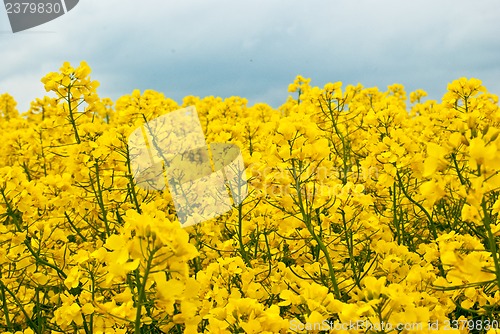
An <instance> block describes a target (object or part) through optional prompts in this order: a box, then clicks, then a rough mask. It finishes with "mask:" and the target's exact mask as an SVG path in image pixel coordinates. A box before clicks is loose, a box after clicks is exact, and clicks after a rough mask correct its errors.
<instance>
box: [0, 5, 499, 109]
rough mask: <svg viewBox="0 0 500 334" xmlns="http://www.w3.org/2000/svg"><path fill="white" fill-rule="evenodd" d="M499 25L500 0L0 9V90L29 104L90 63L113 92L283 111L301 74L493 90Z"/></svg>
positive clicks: (321, 79)
mask: <svg viewBox="0 0 500 334" xmlns="http://www.w3.org/2000/svg"><path fill="white" fill-rule="evenodd" d="M499 32H500V1H498V0H477V1H474V2H472V1H470V0H433V1H430V0H423V1H409V0H378V1H375V0H308V1H304V0H300V1H299V0H286V1H285V0H280V1H278V0H193V1H192V0H182V1H181V0H176V1H174V0H140V1H137V0H136V1H132V0H80V2H79V4H78V5H77V6H76V7H75V8H74V9H73V10H71V11H69V12H68V13H67V14H65V15H63V16H61V17H59V18H57V19H55V20H53V21H50V22H48V23H46V24H44V25H41V26H38V27H35V28H32V29H30V30H26V31H23V32H19V33H15V34H14V33H12V31H11V29H10V25H9V21H8V17H7V14H6V11H5V9H4V8H1V7H0V94H2V93H5V92H7V93H9V94H11V95H12V96H14V98H15V99H16V101H17V102H18V109H19V111H20V112H24V111H27V110H28V108H29V105H30V102H31V101H32V100H34V99H35V98H37V97H43V96H44V95H47V93H46V92H45V90H44V88H43V85H42V83H41V82H40V79H41V78H42V77H43V76H44V75H46V74H47V73H48V72H52V71H57V70H58V69H59V68H60V67H61V65H62V63H63V62H64V61H69V62H70V63H71V64H72V65H74V66H77V65H78V64H79V63H80V62H81V61H82V60H85V61H86V62H87V63H88V64H89V65H90V67H91V68H92V74H91V77H92V79H94V80H98V81H99V82H100V83H101V86H100V87H99V89H98V93H99V96H101V97H110V98H112V99H113V100H116V99H117V98H118V97H120V96H122V95H126V94H130V93H131V92H132V91H133V90H134V89H140V90H141V91H144V90H146V89H153V90H156V91H159V92H162V93H163V94H165V96H166V97H169V98H173V99H174V100H176V101H177V102H179V103H180V102H182V98H183V97H185V96H188V95H196V96H200V97H204V96H211V95H214V96H221V97H223V98H225V97H230V96H241V97H244V98H247V99H248V101H249V105H253V104H255V103H259V102H265V103H268V104H269V105H271V106H273V107H278V106H280V105H281V104H282V103H284V102H285V101H286V99H287V97H288V96H289V94H290V93H288V91H287V89H288V85H289V84H290V83H291V82H293V80H294V78H295V77H296V76H297V75H302V76H304V77H307V78H311V84H312V85H314V86H323V85H324V84H326V83H328V82H337V81H342V82H343V83H344V85H348V84H353V85H356V84H358V83H361V84H362V85H363V86H365V87H373V86H377V87H379V88H380V89H381V90H386V89H387V86H388V85H391V84H394V83H400V84H403V85H404V86H405V88H406V91H407V92H408V93H409V92H411V91H414V90H416V89H419V88H420V89H424V90H425V91H427V92H428V93H429V99H437V100H440V99H441V96H442V95H443V94H444V92H445V91H446V86H447V84H448V83H450V82H451V81H453V80H455V79H458V78H460V77H467V78H470V77H475V78H478V79H481V80H482V81H483V84H484V85H485V86H486V87H487V88H488V90H489V91H490V92H491V93H494V94H497V95H499V94H500V36H499Z"/></svg>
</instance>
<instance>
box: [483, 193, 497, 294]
mask: <svg viewBox="0 0 500 334" xmlns="http://www.w3.org/2000/svg"><path fill="white" fill-rule="evenodd" d="M481 207H482V209H483V215H484V218H483V224H484V227H485V229H486V232H487V233H488V246H489V249H490V252H491V257H493V263H494V264H495V274H496V283H497V286H498V288H499V289H500V260H499V259H498V252H497V243H496V240H495V235H494V234H493V232H492V230H491V217H490V214H489V213H488V210H487V208H486V201H485V200H484V198H483V201H482V203H481Z"/></svg>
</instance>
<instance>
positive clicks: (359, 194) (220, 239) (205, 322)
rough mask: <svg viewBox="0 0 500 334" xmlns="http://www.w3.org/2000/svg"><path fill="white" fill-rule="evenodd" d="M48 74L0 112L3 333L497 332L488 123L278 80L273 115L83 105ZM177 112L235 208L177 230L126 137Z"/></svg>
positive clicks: (81, 97)
mask: <svg viewBox="0 0 500 334" xmlns="http://www.w3.org/2000/svg"><path fill="white" fill-rule="evenodd" d="M90 73H91V70H90V68H89V66H88V65H87V64H86V63H85V62H82V63H81V64H80V65H79V66H78V67H73V66H71V64H69V63H64V64H63V66H62V67H61V69H60V71H58V72H54V73H50V74H48V75H47V76H45V77H44V78H43V79H42V82H43V84H44V85H45V88H46V90H47V91H48V92H51V94H55V97H44V98H41V99H37V100H36V101H34V102H32V104H31V108H30V110H29V111H28V112H26V113H24V114H21V115H20V114H19V113H18V111H17V110H16V102H15V101H14V99H13V98H12V97H11V96H10V95H8V94H3V95H0V331H1V332H3V333H25V334H28V333H29V334H33V333H37V334H42V333H86V334H89V333H96V334H97V333H136V334H139V333H203V332H206V333H294V332H296V333H306V332H310V333H337V332H338V333H438V332H439V333H488V334H493V333H500V331H499V330H498V328H500V324H499V322H500V316H499V314H500V251H499V247H500V243H499V240H500V223H499V221H498V214H499V212H500V138H499V134H500V108H499V106H498V99H497V97H496V96H494V95H492V94H489V93H488V92H487V91H486V89H485V88H484V87H483V86H482V84H481V82H480V81H479V80H477V79H465V78H461V79H459V80H457V81H454V82H452V83H450V84H449V86H448V91H447V93H446V94H445V95H444V96H443V99H442V101H441V102H438V101H432V100H431V101H424V98H425V96H426V93H425V92H424V91H422V90H417V91H415V92H412V93H410V94H409V99H407V94H406V92H405V90H404V87H402V86H401V85H392V86H389V87H388V89H387V91H385V92H384V91H380V90H378V89H377V88H365V87H363V86H361V85H358V86H347V87H343V85H342V83H340V82H338V83H328V84H326V85H325V86H324V87H323V88H321V87H314V86H311V84H310V80H309V79H306V78H303V77H300V76H299V77H297V78H296V80H295V81H294V82H293V83H292V84H291V85H290V86H289V92H290V93H291V94H292V95H293V96H290V97H289V99H288V100H287V101H286V102H285V103H284V104H283V105H282V106H281V107H279V108H277V109H274V108H271V107H270V106H268V105H266V104H256V105H254V106H248V105H247V100H245V99H243V98H239V97H231V98H227V99H221V98H216V97H206V98H199V97H194V96H189V97H186V98H185V99H184V100H183V102H182V104H178V103H176V102H175V101H173V100H171V99H168V98H165V96H164V95H162V94H160V93H157V92H154V91H145V92H142V93H141V92H140V91H134V92H132V93H131V94H130V95H127V96H123V97H121V98H119V99H118V100H117V101H116V102H115V103H113V102H112V101H111V100H109V99H105V98H100V97H99V95H98V94H97V91H96V89H97V87H98V86H99V83H98V82H96V81H92V80H91V78H90ZM186 106H195V107H196V109H197V110H198V112H199V116H200V121H201V124H202V126H203V130H204V132H205V134H206V138H207V142H209V143H212V142H230V143H232V144H235V145H237V146H238V147H239V148H240V149H241V151H242V153H243V159H244V161H245V167H246V168H247V169H246V174H247V176H248V180H249V181H248V182H249V191H248V197H247V198H246V199H245V200H244V201H243V202H242V203H241V204H235V205H234V207H233V209H232V210H231V211H230V212H228V213H226V214H225V215H223V216H220V217H217V218H214V219H211V220H208V221H206V222H203V223H201V224H198V225H194V226H189V227H186V228H182V226H181V223H180V222H179V220H178V218H177V215H176V211H175V206H174V204H173V200H172V195H171V194H170V193H169V191H168V189H165V190H163V191H156V190H155V191H154V190H145V189H142V188H140V187H137V186H136V181H135V178H134V177H135V175H133V170H132V167H131V154H130V150H129V147H128V145H127V139H128V136H129V135H130V134H131V133H132V132H133V131H134V130H135V129H136V128H138V127H140V126H141V125H142V124H144V123H145V122H148V121H151V120H154V119H155V118H158V117H159V116H162V115H165V114H167V113H169V112H171V111H174V110H177V109H179V108H183V107H186Z"/></svg>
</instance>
